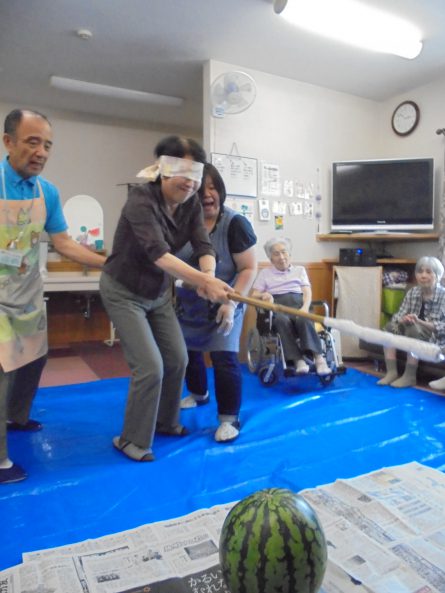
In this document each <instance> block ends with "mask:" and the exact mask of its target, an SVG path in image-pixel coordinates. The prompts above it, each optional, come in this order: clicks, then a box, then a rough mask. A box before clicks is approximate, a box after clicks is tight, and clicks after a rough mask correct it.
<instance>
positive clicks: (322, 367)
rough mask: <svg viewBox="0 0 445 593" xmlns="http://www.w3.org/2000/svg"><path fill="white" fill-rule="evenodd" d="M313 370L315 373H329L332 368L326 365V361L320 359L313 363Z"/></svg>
mask: <svg viewBox="0 0 445 593" xmlns="http://www.w3.org/2000/svg"><path fill="white" fill-rule="evenodd" d="M315 370H316V371H317V375H322V376H323V375H330V374H331V373H332V370H331V369H330V368H329V367H328V365H327V363H326V361H325V360H324V359H323V360H320V361H319V362H316V363H315Z"/></svg>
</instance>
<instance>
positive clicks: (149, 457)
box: [113, 437, 155, 461]
mask: <svg viewBox="0 0 445 593" xmlns="http://www.w3.org/2000/svg"><path fill="white" fill-rule="evenodd" d="M113 446H114V447H115V448H116V449H117V450H118V451H120V452H121V453H123V454H124V455H125V456H126V457H128V458H129V459H132V460H133V461H154V460H155V456H154V455H153V453H152V451H151V450H150V449H142V447H138V446H137V445H135V444H133V443H132V442H131V441H125V440H122V439H121V437H114V438H113Z"/></svg>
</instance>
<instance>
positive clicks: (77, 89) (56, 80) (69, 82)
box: [49, 76, 184, 107]
mask: <svg viewBox="0 0 445 593" xmlns="http://www.w3.org/2000/svg"><path fill="white" fill-rule="evenodd" d="M49 83H50V85H51V86H52V87H54V88H55V89H60V90H62V91H71V92H74V93H83V94H85V95H96V96H98V97H107V98H109V99H123V100H125V101H135V102H138V103H152V104H155V105H165V106H167V107H181V105H182V104H183V103H184V99H182V98H180V97H171V96H169V95H158V94H157V93H146V92H145V91H134V90H132V89H123V88H121V87H117V86H108V85H106V84H96V83H95V82H85V81H84V80H74V79H72V78H63V77H61V76H51V78H50V82H49Z"/></svg>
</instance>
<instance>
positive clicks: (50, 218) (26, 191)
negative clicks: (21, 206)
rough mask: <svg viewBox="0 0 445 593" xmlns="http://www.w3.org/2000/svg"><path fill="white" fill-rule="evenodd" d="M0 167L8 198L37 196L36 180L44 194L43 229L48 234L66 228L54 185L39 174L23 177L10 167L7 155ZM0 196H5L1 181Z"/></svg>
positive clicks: (25, 198) (57, 192) (20, 198)
mask: <svg viewBox="0 0 445 593" xmlns="http://www.w3.org/2000/svg"><path fill="white" fill-rule="evenodd" d="M1 167H2V168H3V170H4V172H5V186H6V196H7V198H8V200H29V199H31V198H33V197H38V195H39V188H38V186H37V180H38V181H39V182H40V185H41V186H42V191H43V194H44V196H45V206H46V222H45V231H46V232H47V233H49V234H54V233H61V232H63V231H66V230H67V228H68V225H67V224H66V220H65V216H64V215H63V210H62V205H61V203H60V196H59V191H58V189H57V187H56V186H55V185H53V184H52V183H50V182H49V181H47V180H46V179H44V178H43V177H40V175H38V176H34V177H28V178H27V179H23V177H22V176H21V175H19V174H18V173H17V171H15V169H13V168H12V167H11V165H10V164H9V162H8V157H5V158H4V159H3V161H2V163H1ZM0 198H1V199H4V198H5V196H4V195H3V186H2V184H1V183H0Z"/></svg>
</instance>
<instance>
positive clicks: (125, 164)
mask: <svg viewBox="0 0 445 593" xmlns="http://www.w3.org/2000/svg"><path fill="white" fill-rule="evenodd" d="M233 69H240V68H239V67H237V66H234V65H230V64H225V63H221V62H216V61H211V62H209V63H208V64H207V65H206V67H205V68H204V89H209V87H210V81H213V80H214V79H215V78H216V76H218V75H219V74H220V73H222V72H226V71H228V70H233ZM243 70H245V69H243ZM245 71H246V72H248V73H249V74H251V75H252V76H253V77H254V79H255V81H256V85H257V97H256V100H255V102H254V103H253V105H252V106H251V107H250V108H249V109H248V110H247V111H245V112H244V113H241V114H238V115H232V116H226V117H225V118H224V119H215V118H212V117H211V116H210V107H209V96H208V92H207V93H206V94H205V96H204V106H205V113H204V116H203V128H204V144H205V146H206V149H207V150H208V151H209V152H210V151H215V152H222V153H228V152H230V150H231V148H232V145H233V143H236V145H237V148H238V151H239V153H240V154H241V155H243V156H248V157H253V158H256V159H258V161H259V162H261V161H264V162H270V163H273V164H278V165H279V166H280V170H281V178H282V179H294V180H295V179H296V180H300V181H303V182H305V183H308V182H314V183H316V182H317V169H319V170H320V190H321V195H322V198H323V199H322V218H321V220H320V231H321V232H328V230H329V216H330V207H329V200H330V190H331V188H330V167H331V163H332V161H334V160H340V159H356V158H357V159H358V158H377V157H400V156H433V157H434V158H435V163H436V209H437V210H438V207H439V203H440V202H441V196H442V177H443V176H442V172H443V166H444V149H445V138H444V136H438V135H436V133H435V132H436V129H437V128H442V127H445V102H444V101H443V97H444V96H445V76H443V77H442V78H440V79H438V80H437V81H436V82H435V83H433V84H429V85H426V86H423V87H419V88H417V89H412V90H411V91H410V92H407V93H404V94H403V95H400V96H397V97H394V98H392V99H391V100H389V101H386V102H384V103H377V102H374V101H368V100H364V99H361V98H358V97H354V96H351V95H347V94H343V93H338V92H334V91H331V90H329V89H325V88H322V87H317V86H313V85H309V84H305V83H301V82H298V81H292V80H289V79H285V78H280V77H276V76H272V75H270V74H265V73H264V72H259V71H252V70H245ZM405 99H411V100H414V101H416V102H417V103H418V105H419V107H420V110H421V120H420V123H419V125H418V127H417V129H416V130H415V132H414V133H413V134H411V135H410V136H408V137H406V138H400V137H398V136H396V135H395V134H394V133H393V131H392V129H391V124H390V119H391V114H392V112H393V110H394V108H395V107H396V105H398V103H400V102H401V101H402V100H405ZM14 107H16V105H8V104H0V118H1V119H2V120H3V119H4V117H5V116H6V114H7V113H8V112H9V111H10V110H11V109H12V108H14ZM43 111H44V112H45V113H46V115H48V117H49V118H50V120H51V121H52V124H53V129H54V140H55V144H54V151H53V153H52V155H51V157H50V160H49V161H48V164H47V166H46V168H45V171H44V175H45V176H46V177H47V178H48V179H49V180H50V181H52V182H54V183H55V184H56V185H57V186H58V187H59V190H60V193H61V197H62V202H63V203H64V202H65V201H66V200H67V199H68V198H70V197H71V196H73V195H76V194H89V195H92V196H94V197H96V198H97V199H98V200H99V202H100V203H101V204H102V207H103V209H104V216H105V247H106V248H107V249H108V250H109V249H110V248H111V242H112V237H113V235H114V230H115V227H116V223H117V220H118V217H119V213H120V210H121V208H122V205H123V204H124V201H125V198H126V187H125V186H121V187H118V186H117V184H119V183H126V182H132V181H135V180H136V179H135V177H134V175H135V173H136V172H137V171H139V170H140V169H141V168H142V167H143V166H144V165H146V164H148V163H150V162H152V153H153V148H154V146H155V145H156V143H157V142H158V141H159V139H160V138H162V137H163V136H165V135H166V134H169V133H175V132H176V130H175V129H159V130H154V129H146V128H144V127H143V126H139V127H138V126H137V125H135V124H132V123H129V122H125V121H113V120H109V119H108V120H107V119H101V118H98V117H94V116H88V115H85V114H83V115H81V114H73V113H61V112H53V111H51V110H45V109H43ZM198 134H199V132H198V133H196V131H195V133H193V131H191V132H190V134H189V135H191V136H193V137H195V138H198ZM198 139H199V138H198ZM286 199H287V200H288V201H289V199H288V198H286ZM256 212H257V211H255V213H256ZM436 218H437V217H436ZM437 220H438V218H437ZM436 226H437V228H438V223H437V225H436ZM255 229H256V232H257V234H258V237H259V248H258V254H259V258H260V260H264V254H263V251H262V248H261V245H262V244H263V243H264V242H265V241H266V240H267V239H268V238H269V237H270V236H271V235H275V234H277V231H275V230H274V224H273V222H259V221H258V220H256V222H255ZM317 230H318V224H317V221H316V220H315V219H314V220H305V219H302V218H300V217H298V218H296V217H289V215H287V217H286V218H285V221H284V230H283V231H278V233H280V232H282V233H283V234H284V235H286V236H291V237H292V238H293V241H294V245H295V247H294V257H295V259H298V260H300V261H305V262H308V261H317V260H321V259H323V258H327V257H336V256H337V254H338V250H339V248H340V247H351V246H353V244H351V243H349V242H342V243H317V241H316V233H317ZM436 230H437V229H436ZM388 250H389V251H390V252H391V253H392V254H393V255H396V256H406V257H418V256H419V255H423V254H427V253H428V254H433V255H435V254H436V251H437V247H436V245H435V244H434V243H429V242H428V243H420V244H419V243H412V244H407V243H400V244H391V245H388Z"/></svg>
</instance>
